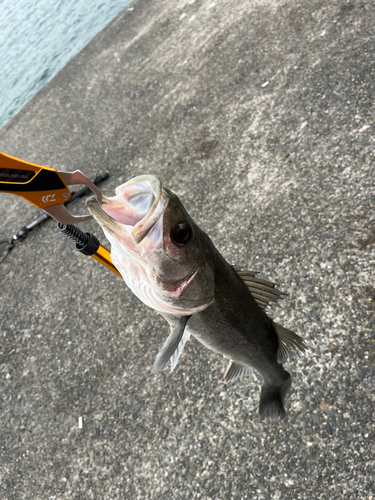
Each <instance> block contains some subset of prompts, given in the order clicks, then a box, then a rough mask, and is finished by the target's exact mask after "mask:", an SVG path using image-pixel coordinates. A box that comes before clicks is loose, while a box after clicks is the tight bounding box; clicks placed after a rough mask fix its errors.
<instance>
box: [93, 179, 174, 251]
mask: <svg viewBox="0 0 375 500" xmlns="http://www.w3.org/2000/svg"><path fill="white" fill-rule="evenodd" d="M115 193H116V196H113V197H111V198H107V197H106V196H103V199H102V204H101V205H100V204H99V203H98V201H97V199H96V197H95V196H92V197H91V198H89V199H88V200H87V201H86V205H87V207H88V210H89V211H90V213H91V215H92V216H93V218H94V219H95V220H96V221H97V222H98V224H99V225H100V226H102V227H103V229H107V230H108V231H109V232H110V233H112V234H116V235H123V236H126V237H128V236H129V235H131V236H132V238H133V240H134V242H135V243H136V244H139V243H141V241H142V240H143V239H144V238H145V237H146V236H147V234H148V233H149V232H150V231H151V229H152V228H153V227H154V225H155V224H156V223H157V222H158V220H159V219H160V217H161V216H162V214H163V213H164V211H165V209H166V208H167V205H168V195H167V193H166V192H165V191H164V189H163V186H162V184H161V182H160V180H159V179H158V178H157V177H155V176H153V175H140V176H138V177H134V178H133V179H131V180H130V181H128V182H125V183H124V184H122V185H121V186H118V187H117V188H116V190H115Z"/></svg>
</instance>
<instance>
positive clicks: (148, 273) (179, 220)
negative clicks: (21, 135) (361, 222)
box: [88, 176, 305, 418]
mask: <svg viewBox="0 0 375 500" xmlns="http://www.w3.org/2000/svg"><path fill="white" fill-rule="evenodd" d="M88 207H89V209H90V211H91V213H92V215H93V217H94V218H95V219H96V220H97V222H98V223H99V224H100V225H101V227H102V228H103V230H104V232H105V234H106V236H107V238H108V240H109V241H110V243H111V257H112V260H113V263H114V264H115V266H116V267H117V269H118V270H119V271H120V273H121V274H122V276H123V277H124V280H125V282H126V283H127V284H128V286H129V287H130V288H131V289H132V290H133V292H134V293H135V294H136V295H137V296H138V297H139V298H140V299H141V300H142V301H143V302H144V303H145V304H146V305H148V306H149V307H152V308H153V309H155V310H156V311H157V312H159V313H160V314H162V315H163V316H164V318H165V319H166V320H167V321H168V323H169V324H170V327H171V333H170V335H169V337H168V338H167V340H166V342H165V343H164V345H163V346H162V348H161V349H160V351H159V352H158V354H157V356H156V359H155V363H154V366H153V369H152V372H153V373H157V372H159V371H160V370H161V369H163V368H164V366H165V365H166V363H167V362H168V361H169V360H170V361H171V364H172V370H173V369H174V367H175V366H176V364H177V362H178V360H179V357H180V355H181V352H182V351H183V348H184V346H185V344H186V342H187V340H188V339H189V338H190V336H193V337H195V338H196V339H197V340H198V341H199V342H201V343H202V344H203V345H204V346H206V347H207V348H209V349H211V350H212V351H214V352H216V353H219V354H222V355H223V356H224V357H225V358H228V360H229V365H228V368H227V370H226V373H225V374H224V377H223V381H224V382H225V383H228V382H231V381H233V380H235V379H236V378H238V377H241V376H246V375H249V374H250V373H251V372H252V370H255V371H256V372H258V373H259V375H260V376H261V378H262V388H261V395H260V404H259V413H260V415H261V417H270V418H276V417H280V418H284V417H285V409H284V398H285V395H286V393H287V392H288V390H289V388H290V385H291V376H290V374H289V373H288V372H287V371H286V370H285V369H284V368H283V366H282V363H284V362H285V361H286V360H287V359H288V358H291V357H292V356H293V355H294V354H298V353H301V352H304V350H305V344H304V342H303V340H302V339H301V338H300V337H299V336H297V335H296V334H295V333H293V332H291V331H289V330H286V329H284V328H283V327H281V326H280V325H277V324H275V323H274V322H273V321H272V320H271V318H269V316H268V315H267V314H266V312H265V311H264V309H265V307H266V306H267V305H268V303H269V302H271V301H274V300H277V299H279V298H280V297H281V296H282V293H281V292H279V291H278V290H277V289H275V286H274V284H272V283H270V282H268V281H265V280H262V279H259V278H257V276H256V273H253V272H251V271H246V270H241V269H237V268H234V267H233V266H231V265H230V264H229V263H228V262H227V261H226V260H225V259H224V257H223V256H222V255H221V254H220V252H219V251H218V250H217V249H216V247H215V246H214V244H213V243H212V241H211V239H210V238H209V236H208V235H207V234H206V233H205V232H204V231H202V229H200V228H199V227H198V226H197V224H195V222H194V221H193V220H192V219H191V217H190V216H189V214H188V213H187V212H186V210H185V208H184V207H183V205H182V204H181V202H180V200H179V199H178V198H177V196H176V195H174V194H173V193H172V192H171V191H169V190H167V189H165V188H163V187H162V185H161V183H160V181H159V180H158V179H157V178H155V177H153V176H140V177H136V178H134V179H132V180H130V181H128V182H127V183H125V184H123V185H122V186H119V187H118V188H117V189H116V196H115V197H113V198H105V197H104V198H103V204H102V205H101V206H99V204H98V203H97V202H95V200H93V199H91V200H90V201H89V202H88Z"/></svg>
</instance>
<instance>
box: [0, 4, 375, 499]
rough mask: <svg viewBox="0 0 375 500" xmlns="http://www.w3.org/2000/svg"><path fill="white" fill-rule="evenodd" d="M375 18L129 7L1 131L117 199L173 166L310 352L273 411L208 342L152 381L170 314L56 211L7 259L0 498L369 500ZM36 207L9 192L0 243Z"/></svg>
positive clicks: (326, 10) (336, 8)
mask: <svg viewBox="0 0 375 500" xmlns="http://www.w3.org/2000/svg"><path fill="white" fill-rule="evenodd" d="M374 23H375V6H374V3H373V1H366V0H352V1H350V2H347V1H345V0H337V1H336V0H335V1H333V2H325V1H322V0H311V1H310V2H305V1H301V0H285V1H276V0H264V1H258V0H248V1H244V0H238V1H235V2H232V1H229V0H196V1H187V0H153V1H151V0H147V1H146V0H136V1H135V2H134V3H133V4H132V5H131V6H130V8H128V9H125V11H124V12H122V13H121V14H120V15H119V16H118V17H117V18H116V19H115V20H114V22H112V23H111V24H110V25H109V26H108V27H107V28H106V29H105V30H104V31H103V32H102V33H100V34H99V35H98V36H97V37H96V38H95V39H94V40H93V41H92V42H91V43H90V44H89V45H88V46H87V47H86V48H85V49H84V50H83V51H82V52H81V53H80V54H79V55H78V56H77V57H76V58H75V59H74V60H73V61H72V62H71V63H70V64H68V65H67V66H66V67H65V68H64V69H63V71H61V72H60V73H59V74H58V75H57V77H56V78H54V79H53V81H52V82H51V83H49V84H48V85H47V86H46V87H45V88H44V89H43V90H42V91H41V92H40V93H39V94H38V95H37V96H36V97H35V98H34V99H33V100H32V101H31V102H30V103H29V104H28V105H27V106H25V107H24V108H23V109H22V111H21V112H20V113H19V114H18V115H17V116H16V117H14V118H13V119H12V120H11V121H10V122H9V123H8V124H7V125H6V126H5V127H3V128H2V129H1V131H0V150H1V151H3V152H5V153H8V154H11V155H14V156H18V157H20V158H23V159H25V160H29V161H33V162H36V163H42V164H46V165H49V166H52V167H55V168H58V169H63V170H74V169H76V168H80V169H81V170H83V171H84V172H85V173H86V174H87V175H89V176H91V177H93V176H94V175H95V174H96V173H99V172H102V171H103V170H107V171H108V172H109V173H110V175H111V177H110V180H109V181H107V183H106V184H105V185H104V186H103V192H104V193H105V194H107V195H112V194H113V189H114V187H115V186H116V185H118V184H120V183H121V182H123V181H125V180H127V179H129V178H131V177H133V176H134V175H137V174H140V173H152V174H155V175H157V176H158V177H160V178H161V180H162V181H163V182H164V184H165V185H166V186H167V187H169V188H170V189H172V190H174V191H175V192H176V193H178V194H179V195H180V198H181V199H182V201H183V202H184V204H185V206H186V207H187V209H188V210H189V211H190V213H191V215H192V216H193V217H194V218H195V219H196V221H197V222H198V223H199V224H200V225H201V227H202V228H204V229H205V230H206V231H207V232H208V233H209V234H210V236H211V237H212V239H213V241H214V242H215V244H216V245H217V247H218V248H219V249H220V250H221V251H222V253H223V254H224V256H225V257H226V258H227V259H228V260H229V261H230V262H233V263H237V264H239V265H242V266H244V267H248V268H250V269H253V270H256V271H260V272H261V276H262V277H265V278H270V279H272V280H275V281H276V282H278V283H279V284H280V287H281V289H283V290H285V291H287V292H288V293H289V297H288V298H287V299H286V300H285V301H283V302H282V303H281V304H280V305H279V306H275V307H273V308H272V309H271V313H272V315H273V317H274V318H276V319H277V320H278V321H279V322H281V323H282V324H284V325H285V326H287V327H289V328H292V329H294V330H295V331H296V332H298V333H299V334H300V335H302V336H303V337H304V338H305V339H306V341H307V343H308V346H309V350H308V352H307V354H306V356H304V357H303V358H300V359H299V360H297V361H295V362H293V363H289V364H287V368H288V369H289V370H290V371H291V372H292V374H293V390H292V392H291V393H290V395H289V397H288V416H287V418H286V419H285V420H284V421H282V422H280V423H272V424H271V423H269V422H263V421H260V419H259V417H258V414H257V406H258V401H259V385H260V383H259V379H258V378H256V377H254V378H253V379H243V380H241V381H238V382H235V383H233V384H232V385H230V384H229V385H228V386H223V384H221V383H220V377H221V375H222V373H223V369H224V367H225V362H224V360H223V359H221V358H220V357H219V356H217V355H215V354H213V353H212V352H210V351H208V350H206V349H204V348H202V347H201V346H200V345H199V344H198V343H197V342H196V341H194V340H193V341H191V342H190V343H189V344H188V346H187V347H186V349H185V352H184V354H183V356H182V359H181V360H180V363H179V365H178V367H177V369H176V371H175V372H174V373H173V374H170V373H169V371H168V370H167V369H166V370H164V371H163V372H162V373H161V374H159V375H158V376H151V374H150V371H151V367H152V363H153V360H154V357H155V355H156V353H157V351H158V348H159V347H160V346H161V344H162V343H163V341H164V339H165V338H166V336H167V334H168V327H167V324H166V323H165V321H164V320H163V319H162V318H161V317H159V316H158V315H157V314H156V313H154V312H153V311H151V310H149V309H147V308H146V307H145V306H144V305H143V304H141V303H140V302H139V301H138V300H137V299H136V298H135V297H134V296H133V295H132V294H131V292H130V291H129V290H128V289H127V288H126V287H125V284H124V283H123V282H122V280H120V279H119V278H117V277H116V276H115V275H114V274H112V273H111V272H110V271H108V270H107V269H105V268H104V267H102V266H100V265H99V264H98V263H96V262H95V261H93V260H92V259H90V258H88V257H84V256H82V255H81V254H79V253H78V252H76V251H75V250H74V245H73V244H70V242H69V240H67V239H66V238H65V237H64V236H63V235H61V234H60V233H59V232H58V231H57V229H56V227H55V226H56V224H55V223H54V222H53V221H49V222H47V223H46V224H44V225H43V226H41V227H40V228H38V229H36V230H34V231H33V232H32V233H31V234H30V235H29V236H28V238H27V239H26V240H25V241H24V242H23V243H22V244H20V245H19V246H18V247H17V248H15V249H13V251H12V252H11V253H10V254H9V256H8V258H7V259H6V260H5V261H4V262H3V263H2V264H1V265H0V272H1V302H0V311H1V347H0V349H1V351H0V353H1V366H0V373H1V400H0V404H1V414H0V419H1V420H0V432H1V434H0V450H1V452H0V453H1V454H0V481H1V483H0V489H1V495H0V497H1V498H2V499H6V500H18V499H49V500H53V499H90V498H93V499H163V500H172V499H176V500H177V499H198V498H200V499H205V500H209V499H211V500H216V499H228V500H229V499H246V498H248V499H300V498H303V499H327V500H328V499H343V498H358V499H367V500H370V499H372V498H375V482H374V477H375V461H374V427H375V426H374V395H375V391H374V376H375V366H374V332H373V319H374V315H373V313H374V274H373V267H374V261H375V258H374V244H375V232H374V205H375V199H374V151H375V141H374V126H375V123H374V116H375V114H374V112H375V109H374V99H375V92H374V90H375V51H374V33H375V31H374ZM83 207H84V205H83V202H77V203H76V204H75V206H74V211H75V213H79V212H80V211H82V210H84V208H83ZM39 214H40V212H39V211H38V210H37V209H36V208H35V207H33V206H32V205H30V204H28V203H26V202H24V201H23V200H22V199H21V198H17V197H15V196H11V195H5V194H2V195H1V196H0V219H1V224H0V227H1V238H0V239H3V238H5V237H7V236H11V235H12V234H13V233H14V232H16V231H17V230H18V229H20V227H22V226H23V225H25V224H27V223H30V222H31V221H32V220H34V219H35V218H36V217H37V216H38V215H39ZM81 228H82V229H84V230H92V231H93V232H94V233H95V234H97V235H98V236H100V237H101V238H102V241H103V242H104V237H103V234H102V233H101V231H100V229H99V228H98V227H97V226H96V225H95V223H94V222H93V221H91V222H89V223H84V224H81ZM79 417H82V424H83V425H82V428H79Z"/></svg>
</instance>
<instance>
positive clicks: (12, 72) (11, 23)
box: [0, 0, 131, 127]
mask: <svg viewBox="0 0 375 500" xmlns="http://www.w3.org/2000/svg"><path fill="white" fill-rule="evenodd" d="M130 1H131V0H0V68H1V72H0V127H2V126H3V125H4V124H5V123H6V122H7V121H8V120H9V119H10V118H11V117H12V116H13V115H15V114H16V113H17V111H19V110H20V109H21V108H22V106H23V105H24V104H26V103H27V101H28V100H29V99H31V98H32V97H33V96H34V95H35V94H36V93H37V92H38V90H40V89H41V88H42V87H43V86H44V85H45V84H46V83H47V82H48V81H49V80H51V78H53V77H54V76H55V75H56V73H58V72H59V71H60V70H61V69H62V68H63V67H64V66H65V65H66V64H67V62H69V61H70V59H72V58H73V57H74V56H75V55H76V54H77V53H78V52H79V51H80V50H81V49H82V48H83V47H84V46H85V45H86V44H87V43H88V42H89V41H90V40H92V38H93V37H94V36H95V35H96V34H97V33H99V31H101V30H102V29H103V28H104V27H105V26H106V25H107V24H108V23H109V22H110V21H111V20H112V19H113V18H114V17H115V16H116V15H117V14H118V13H119V12H120V11H121V10H123V9H124V8H125V7H126V6H127V5H129V3H130Z"/></svg>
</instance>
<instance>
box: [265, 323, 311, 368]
mask: <svg viewBox="0 0 375 500" xmlns="http://www.w3.org/2000/svg"><path fill="white" fill-rule="evenodd" d="M272 324H273V326H274V328H275V331H276V334H277V338H278V341H279V348H278V350H277V362H278V363H280V364H282V363H285V361H287V360H288V359H289V360H290V359H293V358H294V357H295V356H300V355H301V354H304V352H305V351H306V349H307V346H306V343H305V341H304V340H303V339H302V338H301V337H300V336H298V335H297V334H296V333H293V332H292V331H290V330H287V329H286V328H284V327H283V326H281V325H278V324H277V323H274V322H272Z"/></svg>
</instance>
